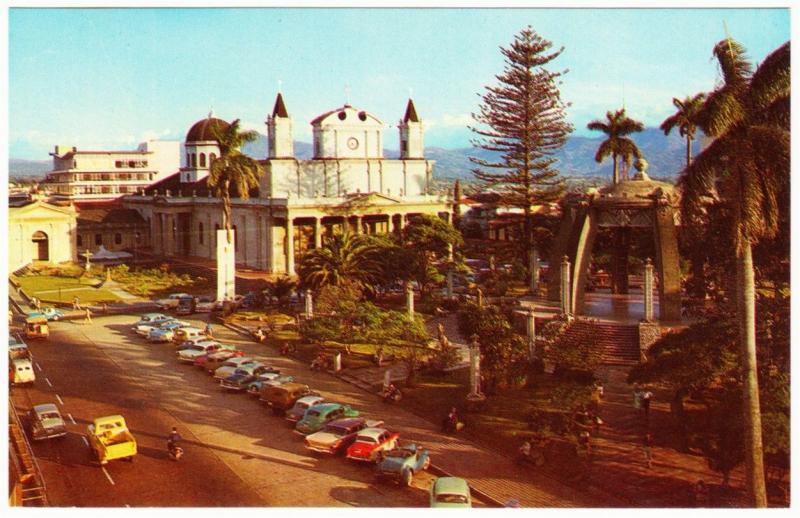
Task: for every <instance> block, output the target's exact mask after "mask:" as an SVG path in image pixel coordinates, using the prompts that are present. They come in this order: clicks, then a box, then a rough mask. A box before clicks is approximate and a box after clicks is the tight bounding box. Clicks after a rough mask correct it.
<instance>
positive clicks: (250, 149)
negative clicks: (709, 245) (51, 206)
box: [8, 128, 704, 180]
mask: <svg viewBox="0 0 800 518" xmlns="http://www.w3.org/2000/svg"><path fill="white" fill-rule="evenodd" d="M632 138H633V140H634V141H635V142H636V145H637V146H639V149H640V150H641V151H642V155H643V156H644V158H645V159H646V160H647V162H648V164H649V169H648V173H649V174H650V176H653V177H658V178H676V177H677V176H678V174H679V173H680V171H681V169H683V166H684V164H685V160H686V142H685V140H684V139H683V138H682V137H680V135H678V134H677V133H675V132H673V133H672V134H670V135H668V136H665V135H664V132H662V131H661V130H660V129H658V128H645V130H644V131H642V132H641V133H636V134H634V135H633V137H632ZM602 141H603V137H602V136H598V137H584V136H580V135H573V136H571V137H569V138H568V139H567V142H566V144H565V145H564V147H563V148H561V149H560V150H559V151H558V152H557V153H556V155H555V158H556V159H557V161H558V162H557V163H556V166H555V167H556V168H557V169H558V170H559V171H560V172H561V174H562V175H563V176H565V177H568V178H575V177H578V178H580V177H607V178H611V170H612V165H611V159H610V158H608V159H606V160H605V161H603V162H602V163H600V164H598V163H597V162H595V160H594V156H595V153H596V152H597V148H598V146H599V145H600V143H601V142H602ZM701 145H704V143H702V142H700V141H697V140H696V141H695V143H694V146H693V154H694V155H695V156H696V155H697V153H698V152H699V150H700V148H701ZM294 146H295V147H294V150H295V156H296V157H297V158H299V159H301V160H306V159H309V158H311V156H312V146H311V144H309V143H308V142H300V141H295V143H294ZM266 150H267V137H266V136H264V135H261V134H259V136H258V139H257V140H256V141H254V142H251V143H249V144H247V145H245V147H244V148H243V151H244V153H245V154H247V155H249V156H251V157H253V158H257V159H262V158H263V157H264V156H265V155H266ZM384 156H385V157H386V158H397V157H398V156H399V152H398V151H397V150H391V149H384ZM425 156H426V158H428V159H430V160H435V161H436V165H435V166H434V168H433V171H434V177H435V178H436V179H438V180H455V179H462V180H469V179H472V173H471V170H472V168H473V167H474V166H473V164H472V163H471V162H470V160H469V157H470V156H474V157H478V158H482V159H484V160H496V159H497V154H496V153H493V152H489V151H485V150H482V149H476V148H472V147H469V148H460V149H445V148H440V147H427V148H425ZM51 168H52V162H51V161H50V160H22V159H15V158H12V159H10V160H9V164H8V169H9V177H11V178H13V177H31V176H34V177H35V176H44V175H45V174H46V173H47V172H48V171H50V169H51Z"/></svg>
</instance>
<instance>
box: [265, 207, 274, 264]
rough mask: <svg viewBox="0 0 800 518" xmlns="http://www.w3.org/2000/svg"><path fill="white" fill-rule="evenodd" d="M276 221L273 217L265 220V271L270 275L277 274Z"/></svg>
mask: <svg viewBox="0 0 800 518" xmlns="http://www.w3.org/2000/svg"><path fill="white" fill-rule="evenodd" d="M274 225H275V220H274V219H273V217H272V216H269V217H268V218H265V235H266V239H265V241H266V244H265V246H266V250H265V251H266V257H265V258H264V259H265V270H267V272H268V273H275V233H274Z"/></svg>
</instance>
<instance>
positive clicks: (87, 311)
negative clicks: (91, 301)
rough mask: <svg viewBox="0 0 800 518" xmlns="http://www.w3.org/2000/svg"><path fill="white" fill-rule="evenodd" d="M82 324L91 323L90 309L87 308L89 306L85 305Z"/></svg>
mask: <svg viewBox="0 0 800 518" xmlns="http://www.w3.org/2000/svg"><path fill="white" fill-rule="evenodd" d="M83 323H84V324H91V323H92V310H90V309H89V306H86V319H85V320H84V321H83Z"/></svg>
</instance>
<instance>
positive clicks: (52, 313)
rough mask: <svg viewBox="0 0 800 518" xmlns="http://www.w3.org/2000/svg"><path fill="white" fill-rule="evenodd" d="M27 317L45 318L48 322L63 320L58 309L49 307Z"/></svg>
mask: <svg viewBox="0 0 800 518" xmlns="http://www.w3.org/2000/svg"><path fill="white" fill-rule="evenodd" d="M28 316H31V317H32V316H40V317H44V318H46V319H47V320H48V321H49V320H61V319H62V318H64V312H63V311H61V310H60V309H57V308H54V307H52V306H49V307H46V308H42V309H41V310H40V311H36V312H34V313H31V314H30V315H28Z"/></svg>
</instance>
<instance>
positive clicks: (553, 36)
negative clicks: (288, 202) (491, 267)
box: [8, 8, 790, 160]
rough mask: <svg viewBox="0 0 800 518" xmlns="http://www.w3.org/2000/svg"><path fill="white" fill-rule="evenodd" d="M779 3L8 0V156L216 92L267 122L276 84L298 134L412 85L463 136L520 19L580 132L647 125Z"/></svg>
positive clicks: (171, 123) (117, 144) (101, 131)
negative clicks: (723, 43)
mask: <svg viewBox="0 0 800 518" xmlns="http://www.w3.org/2000/svg"><path fill="white" fill-rule="evenodd" d="M789 19H790V16H789V11H788V9H694V10H691V9H605V10H602V9H414V10H411V9H409V10H403V9H277V8H273V9H10V11H9V20H8V23H9V44H8V45H9V46H8V49H9V82H8V86H9V92H8V93H9V135H8V138H9V156H10V157H12V158H27V159H40V160H44V159H47V158H48V155H47V154H48V153H49V152H50V151H51V150H52V147H53V146H54V145H55V144H69V145H75V146H78V147H79V148H82V149H97V148H101V149H126V148H132V147H133V146H135V145H136V144H137V143H138V142H141V141H143V140H145V139H147V138H167V139H182V138H183V136H184V135H185V133H186V131H187V130H188V128H189V127H190V126H191V125H192V123H194V122H195V121H196V120H198V119H200V118H203V117H205V116H206V115H207V114H208V111H209V109H210V108H211V107H212V106H213V109H214V113H215V115H216V116H218V117H221V118H224V119H227V120H231V119H234V118H241V119H242V121H243V124H244V126H246V127H249V128H253V129H257V130H259V131H261V132H262V133H265V132H266V130H265V127H264V124H263V121H264V120H265V118H266V115H267V113H268V112H269V111H270V110H271V108H272V104H273V102H274V99H275V94H276V92H277V90H278V85H279V81H280V82H281V84H282V87H281V90H282V92H283V95H284V97H285V99H286V103H287V108H288V110H289V112H290V115H291V116H292V117H293V118H294V133H295V139H297V140H303V141H310V140H311V132H310V126H309V124H308V123H309V121H310V120H311V119H313V118H314V117H315V116H316V115H318V114H319V113H322V112H324V111H327V110H329V109H333V108H335V107H337V106H341V105H342V104H344V102H345V100H346V94H345V90H346V86H347V85H349V90H350V102H351V104H353V105H354V106H357V107H359V108H362V109H366V110H367V111H369V112H371V113H373V114H375V115H376V116H377V117H379V118H380V119H381V120H383V122H384V123H386V124H387V126H391V127H390V128H387V131H386V133H385V137H384V145H385V146H386V147H387V148H394V149H396V148H397V147H398V143H397V137H396V130H395V129H394V128H393V126H394V125H395V124H396V122H397V120H398V119H399V118H400V117H401V116H402V114H403V111H404V108H405V103H406V99H407V98H408V96H409V91H410V89H411V91H412V92H413V98H414V101H415V104H416V106H417V111H418V113H419V114H420V116H421V117H422V118H423V120H424V121H425V123H426V124H427V130H426V145H428V146H441V147H449V148H454V147H468V146H469V137H470V132H469V131H468V130H467V129H466V125H467V124H468V123H469V122H470V117H469V115H470V113H471V112H474V111H476V110H477V106H478V102H479V99H478V96H477V94H478V93H480V92H482V91H483V88H484V86H485V85H487V84H491V83H493V82H494V76H495V74H498V73H500V72H501V71H502V69H503V58H502V56H501V54H500V52H499V49H498V47H499V46H507V45H508V44H509V43H510V42H511V41H512V40H513V37H514V35H515V34H516V33H517V32H518V31H519V30H520V29H522V28H523V27H525V26H526V25H531V26H532V27H533V28H534V29H535V30H536V31H537V32H538V33H539V34H540V35H542V36H543V37H544V38H546V39H548V40H550V41H552V42H553V44H554V46H555V47H560V46H564V47H565V50H564V53H563V54H562V55H561V56H560V57H559V58H558V59H557V60H556V61H555V62H554V63H553V66H552V68H554V69H569V73H568V74H566V76H564V78H563V84H562V85H561V93H562V98H563V99H564V100H565V101H568V102H571V103H572V106H571V108H570V109H569V110H568V116H569V120H570V121H571V122H572V123H573V124H574V125H575V127H576V133H578V134H584V135H586V134H589V133H588V132H587V131H586V130H585V126H586V123H587V122H588V121H589V120H591V119H594V118H601V117H603V116H604V114H605V112H606V111H607V110H611V109H616V108H619V107H621V106H622V103H623V99H624V102H625V106H626V108H627V110H628V113H629V115H630V116H632V117H634V118H636V119H638V120H642V121H643V122H645V124H646V125H648V126H657V125H658V124H660V122H661V121H662V120H663V119H664V118H665V117H667V116H668V115H669V114H671V113H672V108H673V106H672V97H683V96H685V95H688V94H693V93H696V92H700V91H708V90H711V89H712V88H713V87H714V84H715V81H716V80H717V79H718V71H717V66H716V62H715V61H714V60H713V59H712V57H711V50H712V48H713V46H714V44H715V43H716V42H717V41H719V40H721V39H723V38H724V37H725V29H724V27H723V21H724V22H725V23H726V24H727V27H728V31H729V32H730V34H731V36H732V37H733V38H735V39H737V40H738V41H739V42H741V43H742V44H743V45H744V46H745V47H746V48H747V49H748V51H749V55H750V57H751V58H752V59H753V61H754V62H758V61H760V60H762V59H763V58H764V57H765V56H766V55H767V54H768V53H769V52H771V51H772V50H774V49H775V48H776V47H777V46H779V45H780V44H781V43H783V42H785V41H786V40H788V39H789V38H790V26H789Z"/></svg>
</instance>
